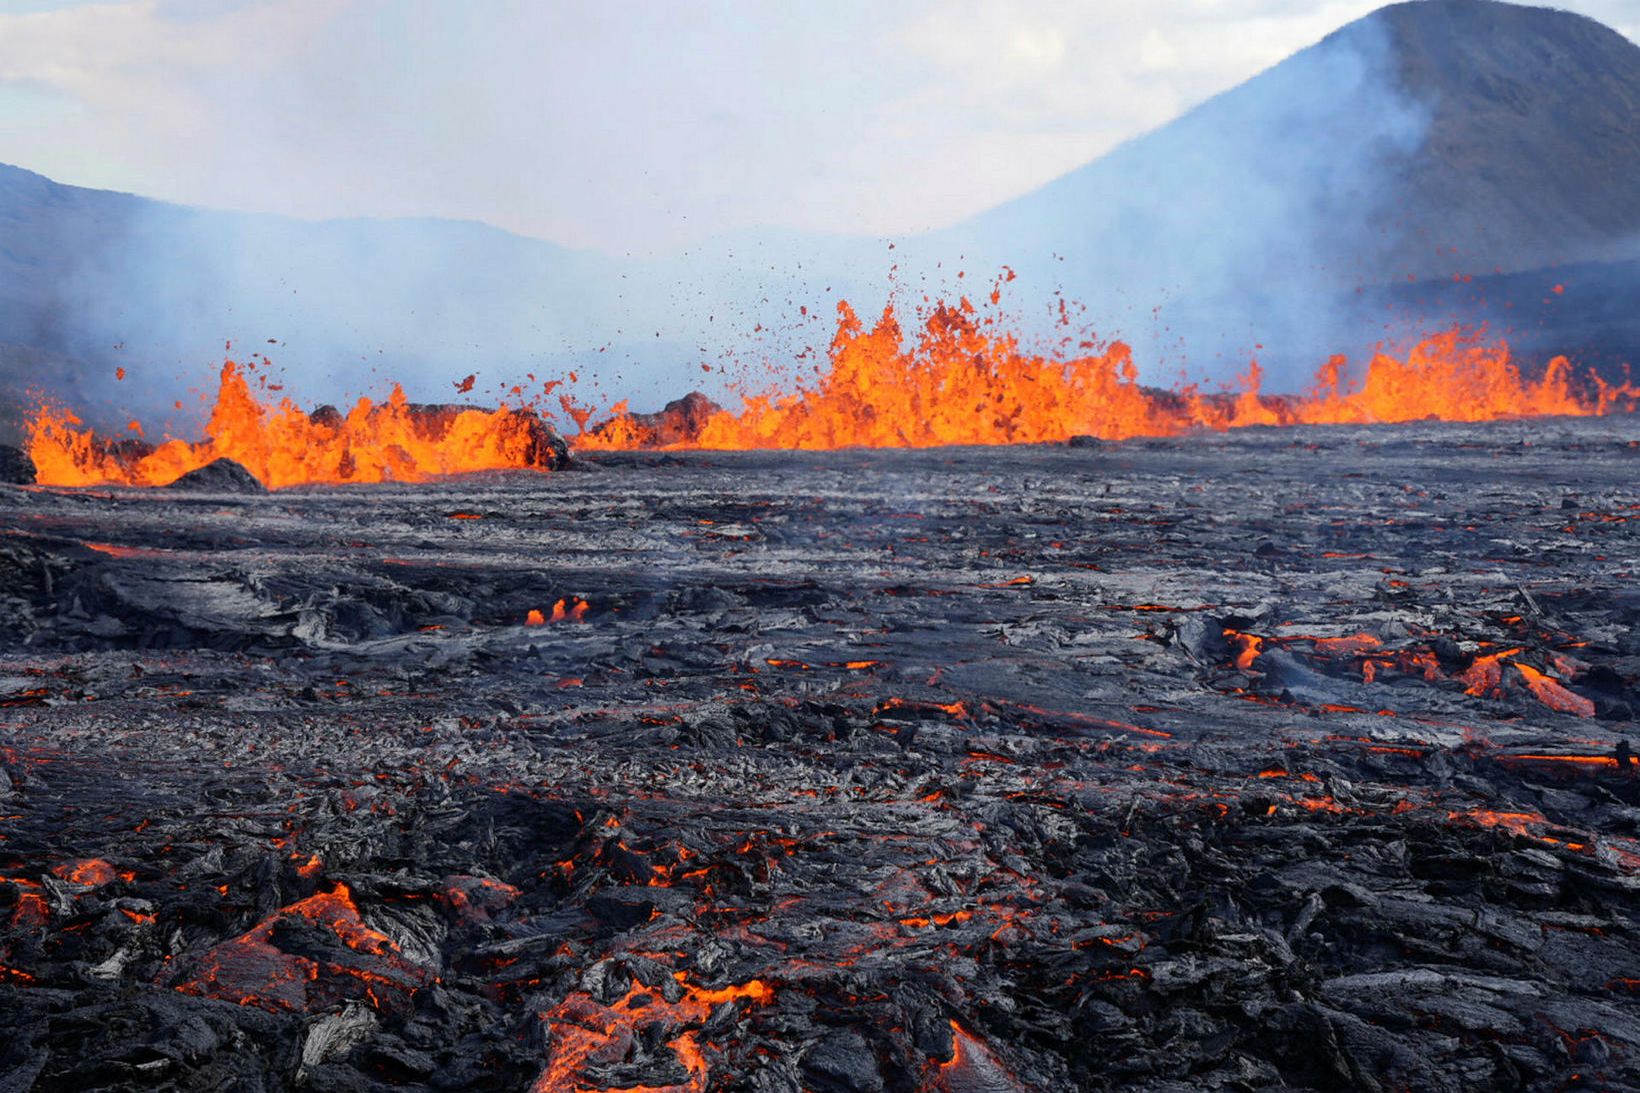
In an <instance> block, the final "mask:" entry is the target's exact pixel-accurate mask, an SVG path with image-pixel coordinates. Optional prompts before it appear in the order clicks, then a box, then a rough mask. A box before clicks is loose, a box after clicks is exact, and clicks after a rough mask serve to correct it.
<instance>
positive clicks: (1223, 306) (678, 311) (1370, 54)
mask: <svg viewBox="0 0 1640 1093" xmlns="http://www.w3.org/2000/svg"><path fill="white" fill-rule="evenodd" d="M1090 63H1091V62H1090ZM1637 178H1640V47H1636V46H1635V45H1634V44H1633V43H1631V42H1629V41H1628V40H1627V39H1625V38H1624V37H1622V36H1621V35H1620V34H1617V33H1616V32H1614V31H1612V30H1610V29H1608V28H1606V27H1603V26H1602V25H1600V24H1599V23H1596V22H1594V21H1592V20H1589V19H1586V18H1583V17H1581V16H1575V15H1570V14H1567V13H1564V12H1558V11H1552V10H1548V9H1540V8H1527V7H1519V6H1514V5H1510V4H1503V3H1495V2H1491V0H1423V2H1417V3H1406V4H1398V5H1395V6H1392V7H1388V8H1384V9H1382V10H1380V11H1378V12H1376V13H1374V14H1373V15H1370V16H1368V17H1366V18H1365V19H1362V20H1359V21H1357V22H1355V23H1352V24H1350V25H1349V26H1347V27H1344V28H1342V29H1341V30H1339V31H1338V32H1336V33H1334V34H1332V35H1330V36H1329V37H1328V38H1326V39H1325V40H1323V41H1322V42H1320V43H1318V44H1317V45H1315V46H1313V47H1311V48H1309V49H1307V50H1304V51H1302V52H1300V53H1298V54H1296V55H1294V56H1293V57H1291V58H1289V59H1288V60H1286V61H1285V62H1283V63H1281V64H1280V65H1277V66H1276V67H1275V68H1273V69H1271V70H1269V71H1267V72H1265V73H1263V74H1262V75H1260V76H1257V77H1255V78H1254V79H1252V80H1249V81H1248V82H1246V83H1245V84H1242V85H1241V86H1239V87H1237V88H1234V89H1232V90H1230V91H1228V92H1226V93H1224V94H1222V95H1220V96H1218V97H1217V98H1215V99H1212V100H1211V101H1209V102H1207V103H1204V104H1203V105H1201V106H1200V107H1198V108H1197V109H1195V110H1193V111H1191V112H1189V113H1188V114H1186V115H1185V116H1183V117H1181V118H1179V119H1178V120H1177V121H1175V122H1173V123H1171V124H1169V125H1167V126H1164V127H1163V128H1161V129H1159V130H1157V131H1155V132H1152V133H1150V134H1148V135H1146V136H1144V137H1141V138H1139V139H1137V140H1134V141H1132V142H1130V143H1128V144H1127V145H1124V146H1123V147H1121V148H1118V149H1116V150H1115V151H1113V152H1111V153H1110V154H1108V155H1106V156H1104V157H1102V158H1100V159H1098V160H1096V161H1095V162H1092V163H1090V164H1088V165H1086V166H1085V167H1082V168H1080V169H1078V170H1076V171H1073V172H1071V173H1070V174H1068V175H1065V176H1064V177H1062V178H1060V179H1058V180H1056V181H1054V182H1051V183H1049V184H1048V185H1046V186H1044V187H1042V188H1041V189H1039V190H1037V191H1035V192H1033V193H1030V194H1027V195H1025V196H1022V197H1020V198H1018V199H1016V200H1014V201H1012V202H1009V203H1007V204H1005V205H1003V206H1001V207H999V208H996V209H993V210H991V211H989V212H987V213H985V214H983V215H981V216H978V217H976V218H973V219H972V220H970V221H967V222H964V223H961V224H958V225H955V226H953V227H951V228H949V229H946V230H944V231H940V232H934V233H929V234H926V235H921V236H915V237H909V238H905V239H899V240H894V241H893V243H894V247H893V249H892V250H890V248H889V246H888V243H889V241H887V240H855V239H825V238H816V237H810V236H802V235H795V234H791V233H774V232H769V233H753V234H751V235H747V236H743V237H738V238H736V239H733V240H720V241H717V242H715V243H713V244H710V245H706V246H702V247H698V248H695V249H693V250H692V251H690V252H688V253H685V254H679V255H672V256H669V257H664V258H646V259H634V258H627V257H622V258H617V257H612V256H605V255H600V254H594V253H589V252H580V251H572V250H567V249H564V248H561V247H557V246H553V245H551V244H549V243H545V242H540V241H537V240H531V239H525V238H521V237H518V236H514V235H510V234H507V233H505V232H502V231H498V230H496V229H493V228H489V227H486V226H484V225H480V224H472V223H455V222H448V221H424V220H418V221H334V222H325V223H307V222H297V221H290V220H284V219H280V218H275V217H263V216H250V215H242V214H234V213H224V212H214V211H204V210H196V209H189V208H183V207H179V206H173V205H166V204H162V203H158V202H153V201H148V200H145V199H143V198H140V197H134V196H130V195H126V194H116V193H108V192H103V191H95V190H86V189H80V188H77V187H72V186H63V185H59V184H57V183H54V182H52V181H50V180H48V179H46V178H43V177H41V176H39V175H35V174H32V173H29V172H27V171H24V170H21V169H18V168H10V167H0V403H4V402H5V401H7V400H8V399H9V400H11V401H15V400H17V399H18V398H20V397H21V392H22V390H23V389H24V388H26V387H31V386H32V387H37V388H40V389H44V390H49V391H53V392H55V393H57V394H59V395H61V396H63V397H66V398H69V399H71V400H73V401H76V402H77V403H80V404H82V405H89V406H91V407H92V408H93V410H95V408H96V406H97V405H98V404H99V402H100V403H101V404H102V405H104V406H106V407H107V408H108V412H110V413H111V412H112V411H113V408H114V406H115V404H116V403H117V404H118V405H119V406H120V407H121V408H129V409H132V410H137V411H142V410H148V411H154V410H158V409H168V408H169V407H170V405H171V400H172V399H173V398H175V397H176V392H175V390H173V388H172V387H171V386H170V380H171V377H172V375H173V374H176V375H179V376H181V377H183V379H184V381H185V382H184V383H183V384H182V386H186V384H187V383H198V382H201V381H202V380H203V379H204V378H205V377H206V376H208V374H209V369H210V367H211V365H212V364H214V362H216V361H218V360H219V359H220V357H221V353H222V345H223V342H224V341H226V340H229V339H233V340H235V341H237V342H239V343H240V347H241V348H249V349H251V350H260V349H264V348H265V349H267V350H268V351H269V353H270V354H272V355H274V356H275V357H276V358H277V361H278V363H280V364H281V365H283V366H285V367H286V368H287V369H288V370H289V371H290V372H291V373H292V376H293V379H294V380H295V382H296V384H297V386H298V387H299V388H300V393H301V394H302V395H303V396H304V397H305V398H312V399H329V398H335V397H338V396H339V395H340V394H342V393H344V392H346V391H349V390H351V391H363V390H379V388H380V386H381V383H380V381H381V379H383V378H385V374H386V373H388V372H391V373H392V374H393V376H394V377H395V378H403V379H405V380H406V381H407V384H408V386H410V388H411V393H412V395H419V396H421V397H443V396H444V395H445V394H447V393H448V391H449V389H448V388H447V387H444V383H445V382H446V381H448V380H450V379H453V378H456V377H460V376H463V375H465V374H467V373H469V372H472V371H474V370H475V369H477V370H478V371H479V372H480V374H481V386H480V388H479V389H478V391H477V394H479V395H482V394H484V392H485V390H486V385H489V386H493V385H494V384H497V383H501V382H503V381H508V382H511V381H513V380H516V379H520V378H521V377H522V375H523V374H524V373H525V372H533V373H535V374H536V375H538V376H540V377H542V378H543V379H545V378H547V377H548V376H552V375H555V374H559V373H562V372H564V371H567V370H570V369H580V370H582V371H583V372H584V373H585V374H586V375H595V376H598V377H600V378H601V380H602V382H603V384H604V391H605V393H606V394H607V395H608V396H610V397H620V396H624V395H633V396H635V400H636V402H637V403H638V404H639V406H640V408H641V407H642V405H643V404H645V403H658V402H660V401H663V400H664V398H665V397H667V396H669V395H672V394H677V393H681V392H682V391H683V390H685V389H687V388H689V387H691V386H698V385H699V382H700V380H701V378H702V373H701V371H700V368H699V365H700V364H701V363H702V362H708V363H710V362H716V361H718V360H719V359H720V358H722V357H723V356H724V355H726V354H727V355H731V356H732V355H736V354H739V355H740V356H741V357H742V359H746V358H752V359H753V360H754V361H755V360H756V359H758V358H761V357H762V356H767V357H770V358H773V359H776V360H790V359H791V358H793V357H795V356H796V355H797V354H799V353H801V352H802V351H803V350H804V349H805V348H812V347H816V346H823V345H824V344H825V341H826V339H827V337H828V335H829V330H828V329H827V328H826V323H827V322H828V321H829V315H830V305H831V304H832V303H833V302H834V301H835V299H836V298H837V297H839V296H848V297H850V298H852V299H854V300H855V302H856V303H857V304H859V305H860V306H861V307H862V308H863V309H865V310H867V311H869V310H870V309H871V308H873V307H875V306H876V305H877V304H878V303H880V301H881V298H882V296H883V294H884V293H885V292H886V291H887V290H888V288H889V287H890V283H891V282H890V279H889V273H890V268H891V267H897V270H896V272H895V273H894V282H893V283H895V284H898V285H901V286H906V287H909V288H910V289H912V290H913V291H914V292H915V293H916V294H918V295H920V294H921V293H922V292H923V291H932V290H950V289H963V288H965V289H967V290H968V291H970V292H972V291H974V281H975V279H978V280H980V281H985V280H988V279H989V278H990V276H991V275H993V274H994V273H995V271H996V270H997V269H998V268H999V267H1000V266H1002V265H1008V266H1011V267H1012V268H1014V269H1015V270H1017V271H1018V273H1019V276H1020V282H1019V283H1018V284H1016V285H1015V286H1014V287H1013V288H1012V289H1011V290H1010V292H1009V295H1008V300H1009V301H1010V302H1011V303H1012V304H1013V305H1014V306H1015V307H1016V308H1017V309H1018V310H1019V312H1020V315H1019V322H1020V327H1021V329H1022V331H1024V333H1025V334H1026V335H1027V336H1030V335H1031V334H1033V333H1039V334H1047V333H1048V332H1049V329H1050V317H1049V309H1048V307H1047V306H1045V305H1047V304H1049V303H1050V302H1051V301H1052V300H1053V299H1054V295H1053V294H1054V293H1055V292H1056V291H1060V290H1062V291H1063V293H1064V294H1065V296H1067V297H1069V298H1070V299H1073V300H1076V301H1080V302H1081V303H1083V304H1085V305H1086V306H1087V309H1088V310H1087V313H1086V318H1087V320H1088V321H1089V322H1090V323H1091V324H1092V325H1093V326H1094V327H1095V328H1096V329H1097V330H1098V332H1099V333H1100V334H1102V335H1105V336H1111V337H1122V338H1125V339H1128V340H1130V341H1132V342H1133V343H1134V345H1135V349H1136V357H1137V359H1138V360H1139V361H1140V363H1141V367H1142V368H1144V369H1145V374H1146V377H1147V378H1148V379H1152V380H1155V381H1158V382H1166V381H1167V380H1170V379H1172V378H1174V377H1175V376H1176V375H1177V374H1178V372H1179V371H1180V369H1181V368H1182V369H1186V370H1188V371H1189V372H1190V373H1191V374H1192V375H1196V376H1199V375H1203V374H1207V375H1211V376H1217V377H1220V378H1222V377H1225V376H1228V375H1229V374H1231V372H1233V371H1239V370H1240V369H1241V368H1243V367H1244V366H1245V363H1246V360H1247V359H1248V357H1249V356H1251V355H1253V354H1255V353H1256V354H1257V355H1259V356H1260V358H1261V359H1262V360H1263V361H1264V362H1265V364H1266V366H1267V367H1268V368H1269V370H1270V372H1271V374H1272V379H1273V381H1274V382H1273V384H1272V386H1282V385H1297V384H1299V383H1301V382H1302V380H1303V378H1304V377H1305V376H1306V375H1307V373H1308V372H1309V370H1310V369H1311V368H1313V366H1314V364H1315V363H1316V362H1317V361H1318V360H1320V359H1322V358H1324V357H1325V356H1326V354H1327V353H1329V352H1332V351H1337V350H1357V351H1358V350H1360V349H1361V348H1364V347H1366V346H1368V345H1370V344H1371V343H1372V342H1374V341H1377V340H1378V339H1381V338H1384V337H1393V336H1395V335H1396V334H1397V333H1399V332H1402V331H1404V330H1406V329H1409V328H1410V327H1413V326H1416V325H1419V324H1424V323H1433V322H1444V321H1446V320H1448V319H1452V318H1459V319H1471V320H1475V319H1484V320H1487V321H1489V322H1490V323H1491V324H1492V325H1493V326H1494V328H1496V329H1498V330H1500V331H1504V332H1507V331H1509V330H1511V329H1513V330H1514V331H1515V332H1516V337H1517V340H1518V341H1520V342H1521V343H1522V344H1523V345H1525V346H1526V347H1527V348H1528V349H1529V350H1531V351H1532V352H1537V351H1539V350H1541V351H1544V352H1549V351H1555V350H1557V349H1567V350H1573V351H1575V352H1577V353H1579V354H1581V355H1583V356H1584V357H1585V358H1586V359H1588V360H1589V361H1590V362H1592V363H1597V364H1600V365H1602V366H1603V367H1615V366H1616V365H1617V364H1619V363H1621V362H1622V361H1624V360H1631V359H1633V353H1634V350H1635V347H1636V346H1637V345H1640V319H1637V318H1635V317H1634V313H1636V312H1640V308H1637V307H1632V306H1627V307H1626V306H1624V302H1625V301H1628V302H1630V303H1632V302H1633V301H1634V300H1635V298H1636V296H1637V295H1640V261H1637V260H1636V259H1637V257H1640V185H1637V184H1636V183H1635V181H1634V180H1635V179H1637ZM1552 266H1563V267H1564V268H1562V269H1557V270H1552V271H1546V272H1533V271H1539V270H1545V268H1546V267H1552ZM959 270H961V271H964V272H965V273H966V274H967V278H968V279H967V280H965V281H958V280H957V279H956V277H955V275H956V273H957V271H959ZM1464 275H1479V277H1478V279H1476V280H1474V281H1459V282H1456V283H1454V282H1453V278H1454V276H1459V277H1462V276H1464ZM1556 285H1559V286H1560V288H1561V291H1560V292H1555V291H1554V286H1556ZM1391 286H1394V287H1391ZM803 306H807V308H808V311H809V316H802V313H801V312H800V310H799V309H800V308H801V307H803ZM812 316H818V317H819V318H818V319H815V318H812ZM759 326H761V327H762V328H763V329H762V330H758V329H757V328H758V327H759ZM268 339H273V340H274V341H275V342H276V343H277V348H275V347H274V346H268V345H267V344H266V343H267V341H268ZM1261 346H1262V347H1263V348H1259V347H1261ZM117 366H126V367H128V368H130V369H131V371H132V373H133V375H139V374H140V375H141V376H142V377H143V378H144V382H143V383H142V384H141V385H136V384H132V383H127V384H126V385H125V386H124V387H122V388H119V389H117V390H115V389H113V388H112V385H111V384H109V383H108V382H107V381H108V378H109V377H110V375H111V374H112V372H113V369H114V368H115V367H117ZM371 368H380V369H381V371H382V373H383V374H384V375H383V376H380V377H375V378H373V377H372V376H371V374H370V369H371ZM3 416H6V415H3V414H0V417H3ZM7 424H8V425H9V424H12V422H11V421H10V420H8V421H7ZM3 432H4V429H0V433H3ZM0 439H4V436H3V435H0Z"/></svg>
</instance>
